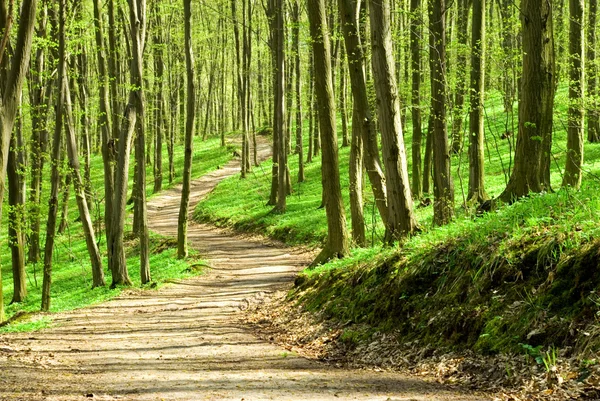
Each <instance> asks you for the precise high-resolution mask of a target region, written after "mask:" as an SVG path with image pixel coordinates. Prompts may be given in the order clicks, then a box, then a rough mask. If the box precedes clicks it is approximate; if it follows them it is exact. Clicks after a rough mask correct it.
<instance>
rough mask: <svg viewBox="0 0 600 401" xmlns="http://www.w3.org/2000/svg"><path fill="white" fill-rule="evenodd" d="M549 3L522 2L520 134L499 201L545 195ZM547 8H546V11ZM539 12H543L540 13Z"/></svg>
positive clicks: (528, 0) (537, 0)
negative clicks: (543, 144) (546, 46)
mask: <svg viewBox="0 0 600 401" xmlns="http://www.w3.org/2000/svg"><path fill="white" fill-rule="evenodd" d="M545 5H546V1H542V0H523V4H522V10H521V11H522V16H521V22H522V29H523V34H522V36H523V76H522V78H521V91H520V102H519V132H518V135H517V144H516V152H515V162H514V163H515V164H514V168H513V170H512V173H511V176H510V178H509V181H508V184H507V186H506V188H505V189H504V191H503V192H502V194H501V195H500V199H501V200H502V201H504V202H514V201H516V200H518V199H519V198H521V197H523V196H526V195H528V194H529V193H530V192H538V193H539V192H542V191H543V190H544V189H545V188H544V185H543V183H542V173H541V170H542V169H541V165H542V150H543V146H542V142H543V138H544V133H543V131H542V126H543V109H544V104H543V91H544V86H545V85H547V83H546V81H545V80H544V74H545V71H544V70H545V68H544V64H543V51H544V38H545V28H546V26H547V25H548V23H550V24H551V18H550V17H551V14H550V10H549V7H545ZM543 7H544V8H543ZM540 10H541V11H542V12H540Z"/></svg>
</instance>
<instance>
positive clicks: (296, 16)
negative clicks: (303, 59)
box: [292, 0, 305, 182]
mask: <svg viewBox="0 0 600 401" xmlns="http://www.w3.org/2000/svg"><path fill="white" fill-rule="evenodd" d="M299 3H300V2H299V0H295V1H294V5H293V7H292V52H293V54H294V67H295V74H296V152H295V153H296V154H297V155H298V182H304V180H305V177H304V146H303V143H302V142H303V141H302V90H301V88H302V82H301V75H302V74H301V69H300V43H299V42H300V40H299V38H300V4H299Z"/></svg>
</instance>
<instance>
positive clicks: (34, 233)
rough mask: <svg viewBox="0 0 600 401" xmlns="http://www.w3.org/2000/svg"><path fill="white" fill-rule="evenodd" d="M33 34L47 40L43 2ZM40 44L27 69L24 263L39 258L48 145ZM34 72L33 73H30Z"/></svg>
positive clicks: (48, 89)
mask: <svg viewBox="0 0 600 401" xmlns="http://www.w3.org/2000/svg"><path fill="white" fill-rule="evenodd" d="M39 21H40V22H39V26H38V29H37V36H38V37H39V38H40V40H47V36H48V35H47V22H48V9H47V5H46V4H44V5H43V6H42V8H41V16H40V19H39ZM44 50H45V49H44V47H43V46H40V47H39V48H38V50H37V52H36V56H35V59H34V60H32V66H31V68H30V70H29V73H28V77H27V81H28V82H29V85H28V87H29V103H30V107H31V112H30V114H31V140H30V143H31V157H30V164H31V184H30V188H29V198H28V202H27V203H28V205H27V206H28V213H27V214H28V220H29V235H28V245H29V249H28V254H27V262H28V263H38V262H39V261H40V258H41V255H40V226H41V224H40V202H41V193H42V172H43V169H44V160H45V158H46V156H45V155H46V152H47V147H48V110H49V109H50V102H51V99H52V90H53V85H52V79H50V78H49V77H48V75H49V73H48V71H47V69H48V68H49V64H50V63H48V62H47V61H46V60H47V58H48V56H49V55H48V54H46V52H45V51H44ZM33 72H35V73H33Z"/></svg>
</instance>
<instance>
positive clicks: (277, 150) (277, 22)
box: [267, 0, 285, 212]
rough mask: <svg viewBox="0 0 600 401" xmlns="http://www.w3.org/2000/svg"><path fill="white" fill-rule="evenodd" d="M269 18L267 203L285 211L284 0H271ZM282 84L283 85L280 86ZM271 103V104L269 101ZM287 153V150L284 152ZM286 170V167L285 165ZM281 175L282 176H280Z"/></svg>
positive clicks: (268, 11)
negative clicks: (270, 96)
mask: <svg viewBox="0 0 600 401" xmlns="http://www.w3.org/2000/svg"><path fill="white" fill-rule="evenodd" d="M267 14H268V15H267V19H268V20H269V28H270V37H271V42H270V48H271V63H272V64H273V68H272V73H273V76H272V79H273V85H272V89H273V103H274V105H273V167H272V170H271V194H270V196H269V201H268V202H267V205H269V206H275V208H276V209H277V210H279V209H280V206H281V205H282V204H283V206H284V208H283V210H280V211H281V212H283V211H285V196H284V199H283V200H281V199H279V198H280V196H279V194H280V193H282V189H280V188H279V187H280V183H281V182H282V181H283V182H285V181H284V180H285V174H281V171H282V168H281V167H280V166H281V165H283V164H284V161H283V160H282V159H283V158H284V157H285V154H282V152H281V149H285V138H284V137H283V135H284V134H283V103H282V102H283V101H284V100H283V99H284V95H283V82H284V81H283V80H284V72H285V70H284V68H285V66H284V59H283V57H284V55H283V46H284V43H283V35H284V32H283V1H282V0H269V7H268V10H267ZM280 86H281V87H280ZM269 104H271V103H270V102H269ZM284 153H285V152H284ZM283 172H285V167H283ZM280 176H281V177H280Z"/></svg>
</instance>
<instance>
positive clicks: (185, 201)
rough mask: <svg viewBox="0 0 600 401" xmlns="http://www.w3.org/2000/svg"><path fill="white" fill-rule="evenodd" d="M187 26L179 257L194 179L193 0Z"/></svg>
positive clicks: (186, 2) (186, 3)
mask: <svg viewBox="0 0 600 401" xmlns="http://www.w3.org/2000/svg"><path fill="white" fill-rule="evenodd" d="M183 9H184V26H185V28H184V29H185V67H186V77H187V95H188V96H187V106H186V108H187V110H186V111H187V114H186V123H185V145H184V146H185V149H184V152H185V153H184V154H185V156H184V164H183V186H182V189H181V205H180V207H179V220H178V228H177V257H178V258H185V257H187V256H188V247H187V226H188V218H189V216H188V214H189V205H190V184H191V179H192V157H193V151H194V150H193V149H194V138H193V136H194V121H195V116H194V113H195V111H196V107H195V104H194V102H195V98H196V88H195V86H194V82H195V81H194V54H193V52H192V5H191V0H183Z"/></svg>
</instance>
